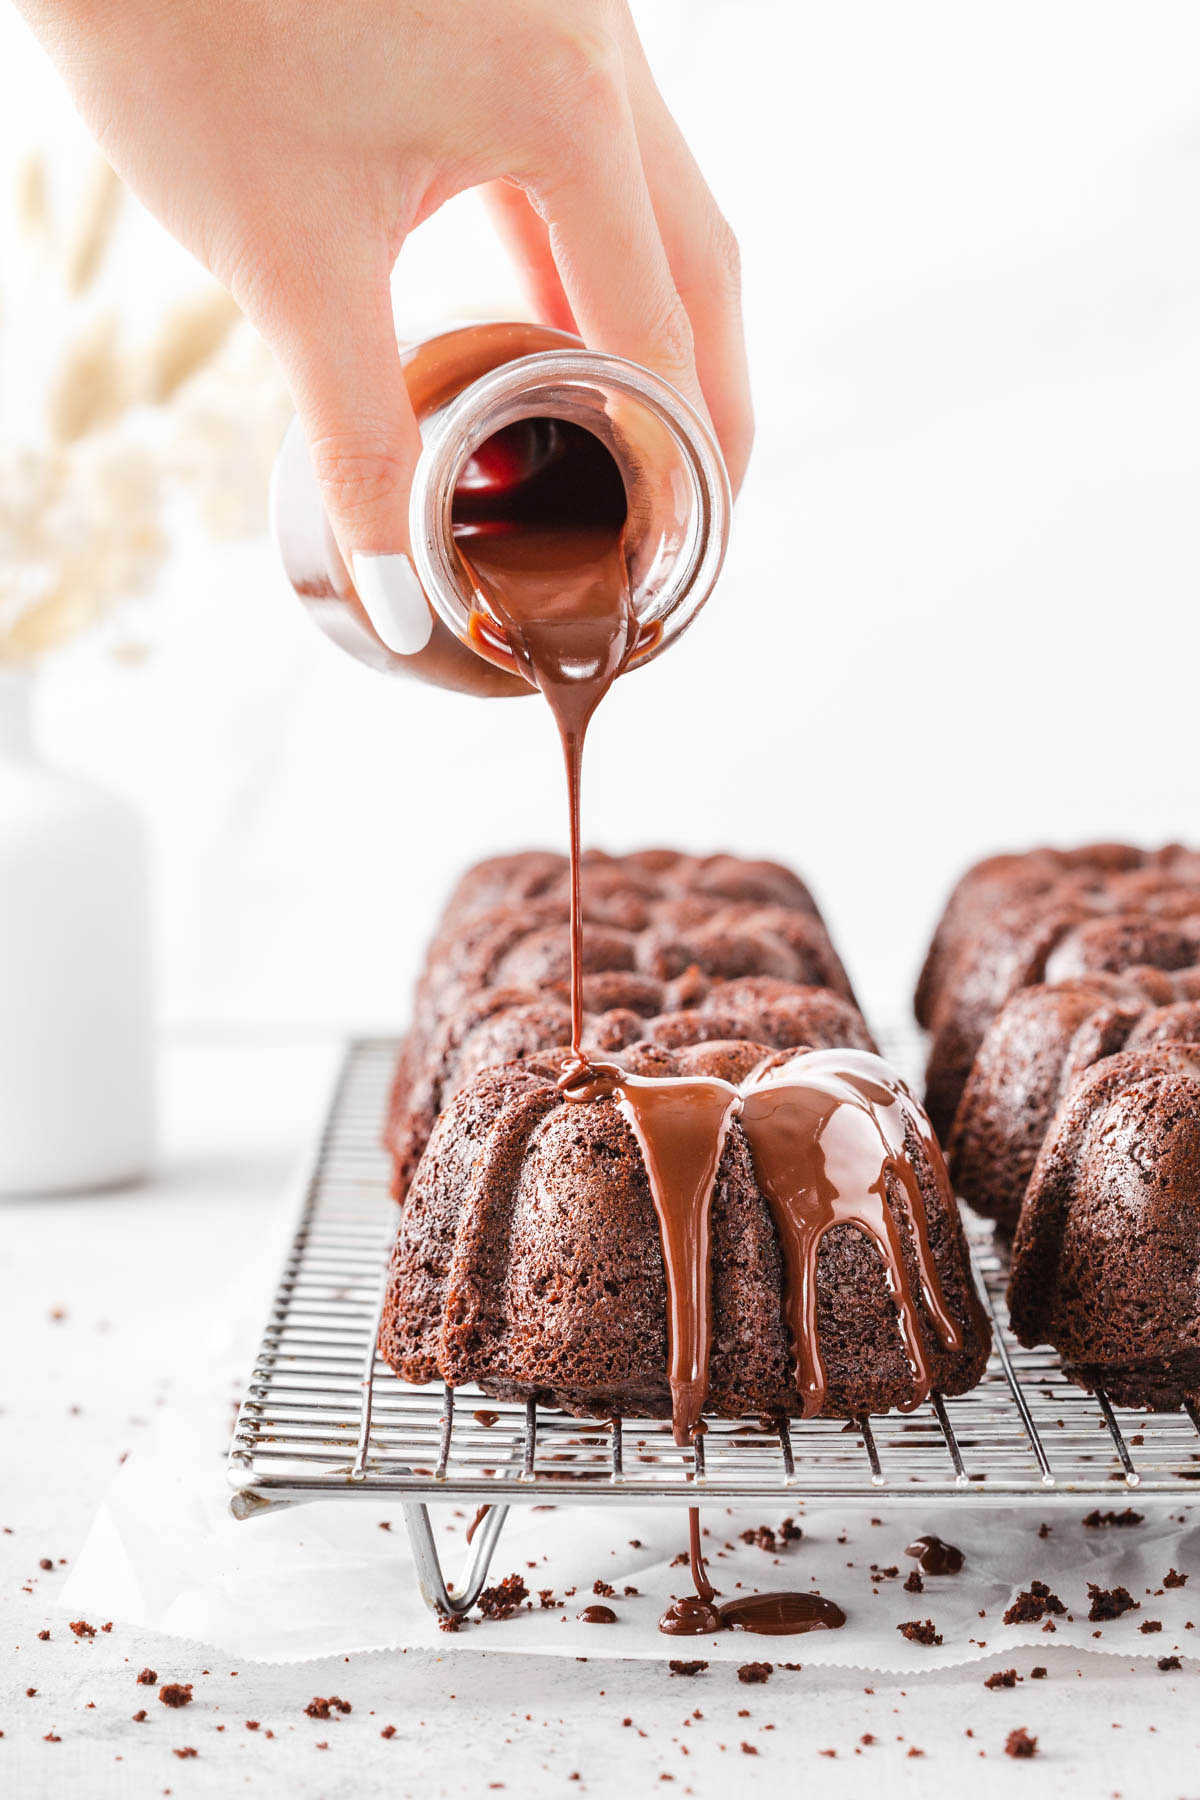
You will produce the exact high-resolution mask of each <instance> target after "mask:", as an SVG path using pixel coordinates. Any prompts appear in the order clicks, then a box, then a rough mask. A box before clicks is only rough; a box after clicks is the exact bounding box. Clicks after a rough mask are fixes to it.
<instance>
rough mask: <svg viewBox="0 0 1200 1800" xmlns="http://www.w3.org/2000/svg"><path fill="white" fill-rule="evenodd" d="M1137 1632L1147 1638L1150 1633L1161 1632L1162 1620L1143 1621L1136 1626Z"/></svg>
mask: <svg viewBox="0 0 1200 1800" xmlns="http://www.w3.org/2000/svg"><path fill="white" fill-rule="evenodd" d="M1138 1630H1139V1631H1140V1632H1141V1634H1142V1636H1143V1637H1149V1636H1150V1633H1151V1632H1152V1631H1161V1630H1162V1620H1161V1619H1143V1620H1142V1622H1141V1624H1140V1625H1139V1626H1138Z"/></svg>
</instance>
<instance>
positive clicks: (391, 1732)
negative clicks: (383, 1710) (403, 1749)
mask: <svg viewBox="0 0 1200 1800" xmlns="http://www.w3.org/2000/svg"><path fill="white" fill-rule="evenodd" d="M379 1735H380V1737H381V1738H394V1737H395V1735H396V1727H395V1726H394V1725H385V1726H384V1728H383V1730H382V1731H381V1732H380V1734H379Z"/></svg>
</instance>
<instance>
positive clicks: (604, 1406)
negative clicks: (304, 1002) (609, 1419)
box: [380, 1015, 989, 1431]
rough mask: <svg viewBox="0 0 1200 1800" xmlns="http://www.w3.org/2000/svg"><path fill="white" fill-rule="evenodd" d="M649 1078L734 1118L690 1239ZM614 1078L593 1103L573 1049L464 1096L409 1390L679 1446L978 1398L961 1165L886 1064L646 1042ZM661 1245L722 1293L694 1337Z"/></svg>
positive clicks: (440, 1153) (442, 1177) (442, 1135)
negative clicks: (689, 1434) (724, 1423)
mask: <svg viewBox="0 0 1200 1800" xmlns="http://www.w3.org/2000/svg"><path fill="white" fill-rule="evenodd" d="M676 1016H677V1017H678V1015H676ZM601 1068H603V1065H601ZM591 1073H595V1071H592V1072H591ZM639 1077H640V1078H642V1079H643V1080H646V1078H654V1079H653V1080H650V1081H648V1082H647V1086H648V1087H649V1088H650V1089H651V1090H652V1093H653V1094H654V1095H656V1096H659V1097H661V1096H663V1095H664V1094H665V1097H666V1099H667V1102H668V1104H671V1105H673V1104H674V1103H675V1101H676V1098H677V1096H679V1095H682V1096H683V1098H684V1100H685V1101H686V1102H687V1104H688V1106H689V1107H690V1106H692V1104H693V1103H694V1104H695V1105H696V1106H698V1107H699V1108H700V1110H701V1112H702V1113H703V1112H704V1111H705V1109H707V1108H710V1107H713V1106H715V1108H716V1112H715V1113H713V1114H712V1118H713V1119H714V1120H717V1119H718V1115H719V1120H718V1122H717V1123H714V1124H712V1126H711V1157H710V1158H708V1160H707V1161H706V1157H707V1152H706V1154H705V1156H701V1157H700V1159H699V1163H698V1164H697V1166H698V1167H703V1168H707V1170H708V1173H707V1175H706V1176H705V1177H704V1178H703V1179H702V1180H701V1181H700V1182H699V1185H698V1186H697V1188H696V1190H695V1196H694V1197H695V1198H696V1205H697V1211H696V1213H695V1221H696V1223H695V1229H694V1230H692V1229H691V1228H690V1227H689V1229H688V1230H686V1231H677V1230H676V1229H675V1227H676V1226H677V1225H678V1223H679V1220H678V1216H677V1215H673V1214H672V1213H671V1212H670V1209H669V1208H667V1207H665V1204H664V1202H663V1200H662V1195H661V1190H660V1187H659V1183H658V1181H657V1180H655V1179H652V1175H651V1172H652V1170H653V1169H654V1166H655V1163H654V1156H653V1154H652V1153H651V1152H650V1151H648V1150H647V1147H646V1140H644V1139H643V1136H642V1133H643V1131H644V1130H645V1128H646V1121H645V1117H644V1115H643V1114H642V1113H641V1112H639V1110H638V1107H639V1104H644V1097H643V1099H642V1100H641V1101H639V1096H638V1094H637V1093H636V1092H635V1093H634V1095H633V1097H632V1101H633V1103H632V1108H631V1106H630V1103H629V1098H628V1096H625V1097H623V1095H624V1089H623V1088H622V1086H621V1084H622V1083H626V1084H628V1083H629V1082H631V1081H632V1082H634V1083H635V1084H636V1082H637V1080H638V1078H639ZM663 1078H666V1081H665V1083H664V1080H663ZM589 1079H590V1076H589ZM608 1079H609V1081H610V1082H611V1083H612V1085H610V1086H606V1085H605V1081H604V1080H603V1079H601V1080H598V1081H596V1082H594V1083H593V1084H592V1085H590V1086H587V1085H585V1087H584V1088H583V1089H582V1090H581V1091H579V1092H578V1093H573V1092H572V1091H571V1090H570V1088H569V1087H567V1088H564V1085H563V1058H562V1055H561V1053H560V1054H551V1055H545V1054H540V1053H539V1054H537V1055H533V1056H530V1057H528V1058H527V1059H526V1060H525V1061H524V1062H521V1063H509V1064H507V1065H505V1066H503V1067H500V1068H492V1069H488V1070H485V1071H484V1072H483V1073H481V1074H477V1075H474V1076H472V1077H471V1078H470V1079H468V1080H466V1081H465V1082H464V1083H463V1084H462V1085H461V1086H460V1087H459V1089H458V1091H457V1093H456V1095H455V1097H454V1099H453V1100H452V1101H451V1102H450V1104H449V1105H448V1106H447V1107H446V1109H445V1110H444V1111H443V1113H442V1114H441V1117H440V1118H439V1120H438V1122H437V1124H436V1126H435V1127H434V1130H433V1134H432V1136H431V1138H430V1141H429V1144H428V1148H427V1149H426V1151H425V1154H424V1156H423V1158H422V1159H421V1162H420V1165H419V1167H418V1169H417V1172H416V1175H415V1178H414V1180H413V1182H412V1185H411V1188H410V1190H409V1193H408V1196H407V1199H406V1201H405V1204H404V1206H403V1208H402V1211H401V1216H400V1226H399V1233H398V1236H397V1240H396V1245H395V1251H394V1254H393V1259H392V1265H391V1272H390V1276H389V1280H388V1287H387V1294H386V1300H385V1308H384V1315H383V1324H382V1329H381V1333H380V1349H381V1351H382V1353H383V1355H384V1356H385V1357H386V1359H387V1360H388V1362H389V1363H390V1364H391V1365H392V1367H393V1368H394V1369H395V1370H396V1372H397V1373H398V1374H399V1375H401V1376H402V1377H403V1378H404V1379H405V1380H408V1381H414V1382H426V1381H430V1380H432V1379H434V1378H435V1377H438V1376H441V1377H442V1378H443V1379H444V1380H446V1381H447V1382H449V1383H451V1384H452V1385H458V1384H462V1383H467V1382H474V1383H477V1384H478V1385H479V1386H480V1387H481V1388H482V1389H483V1390H484V1391H485V1392H487V1393H489V1394H494V1395H497V1396H500V1397H502V1398H529V1397H531V1396H532V1397H534V1398H536V1399H538V1400H539V1401H541V1402H544V1403H551V1404H554V1405H557V1406H561V1407H564V1408H567V1409H568V1410H571V1411H577V1412H584V1413H587V1414H592V1415H596V1414H599V1415H609V1414H614V1415H620V1414H623V1413H630V1412H632V1413H638V1414H643V1415H650V1416H660V1417H661V1416H672V1415H673V1416H674V1417H675V1419H676V1428H677V1431H678V1430H679V1427H680V1417H681V1408H683V1411H684V1413H685V1414H686V1417H687V1418H689V1419H694V1417H696V1416H698V1413H699V1409H700V1406H701V1404H703V1406H704V1407H705V1408H706V1409H707V1410H709V1411H713V1412H716V1413H720V1414H724V1415H727V1416H731V1417H743V1416H760V1415H768V1416H776V1415H783V1414H803V1413H809V1414H813V1413H819V1414H822V1415H824V1416H827V1417H835V1418H854V1417H857V1416H860V1415H862V1414H865V1413H868V1412H879V1411H883V1410H886V1409H887V1408H888V1407H892V1406H898V1407H910V1406H912V1405H913V1404H915V1403H916V1402H917V1401H919V1400H920V1399H922V1398H923V1397H924V1396H925V1395H926V1394H927V1393H928V1391H929V1390H930V1388H931V1387H935V1388H937V1389H940V1390H941V1391H942V1392H943V1393H947V1394H956V1393H962V1392H964V1391H965V1390H966V1389H968V1388H969V1387H971V1386H973V1385H974V1383H975V1382H976V1381H978V1379H979V1377H980V1375H981V1373H982V1371H983V1368H984V1365H985V1363H986V1360H987V1355H988V1347H989V1336H988V1328H987V1325H986V1323H985V1321H984V1319H983V1318H982V1316H981V1313H980V1310H979V1303H978V1300H977V1299H976V1296H975V1292H974V1288H973V1286H972V1281H971V1276H970V1272H969V1267H968V1262H967V1253H966V1247H965V1244H964V1240H963V1235H962V1227H961V1223H960V1221H959V1217H958V1213H957V1209H956V1206H955V1202H954V1198H953V1195H952V1193H951V1191H950V1188H949V1184H948V1180H947V1177H946V1174H945V1169H944V1165H943V1164H942V1161H941V1156H940V1152H939V1151H938V1149H937V1146H936V1142H935V1141H934V1139H933V1137H932V1134H931V1133H930V1132H929V1130H928V1124H927V1121H925V1119H924V1116H923V1114H922V1113H921V1110H920V1108H919V1107H918V1106H917V1104H916V1102H915V1101H913V1100H912V1098H911V1096H908V1095H907V1092H906V1090H904V1089H903V1088H902V1086H901V1084H899V1083H897V1082H896V1081H895V1079H894V1078H893V1077H892V1076H891V1073H890V1071H888V1069H887V1065H886V1064H884V1063H882V1062H881V1061H880V1059H879V1058H878V1057H875V1056H873V1055H870V1054H869V1053H866V1052H864V1051H854V1050H827V1051H812V1052H801V1053H799V1054H797V1053H794V1052H793V1053H788V1052H783V1053H777V1054H776V1055H775V1056H774V1057H772V1056H771V1053H770V1051H769V1048H768V1047H767V1046H764V1045H763V1044H762V1043H748V1042H744V1041H739V1042H716V1043H701V1044H696V1045H689V1046H688V1047H685V1048H668V1047H666V1046H664V1045H662V1044H655V1043H640V1044H636V1045H634V1046H632V1047H629V1048H626V1049H624V1050H623V1052H622V1056H621V1069H620V1070H619V1071H618V1070H615V1069H613V1070H611V1071H609V1076H608ZM789 1107H791V1109H792V1110H791V1112H790V1113H789V1112H788V1110H787V1109H788V1108H789ZM781 1108H782V1119H783V1126H782V1127H781V1124H780V1117H781V1112H780V1109H781ZM705 1116H706V1117H707V1116H708V1115H707V1114H705ZM784 1127H786V1129H784ZM672 1129H674V1127H672ZM688 1129H689V1131H690V1130H691V1127H690V1126H689V1128H688ZM704 1129H705V1130H708V1129H709V1127H708V1126H707V1125H706V1126H705V1128H704ZM781 1131H782V1135H781ZM789 1133H790V1134H791V1135H789ZM701 1135H702V1136H703V1135H704V1134H703V1132H702V1133H701ZM649 1141H651V1142H653V1140H649ZM671 1141H672V1142H674V1140H671ZM688 1142H689V1144H691V1145H692V1149H693V1150H694V1148H695V1146H694V1143H693V1142H692V1139H691V1138H690V1137H689V1138H688ZM704 1142H705V1143H706V1144H707V1142H708V1139H707V1138H705V1139H704ZM690 1154H691V1151H688V1152H687V1153H686V1154H684V1155H683V1156H682V1160H683V1161H684V1162H686V1161H687V1160H688V1156H689V1155H690ZM806 1157H807V1158H809V1159H811V1167H810V1166H809V1164H808V1163H805V1162H804V1158H806ZM801 1167H805V1168H808V1169H809V1173H808V1174H807V1175H805V1176H804V1178H803V1180H801V1179H800V1177H798V1176H797V1175H796V1173H795V1171H796V1170H797V1169H799V1168H801ZM705 1181H707V1188H706V1189H705V1192H704V1193H701V1191H700V1190H701V1188H703V1187H704V1183H705ZM789 1183H790V1184H791V1186H789ZM797 1184H798V1185H797ZM709 1207H711V1211H709V1210H708V1209H709ZM705 1221H707V1223H705ZM665 1243H666V1244H669V1245H670V1246H671V1258H672V1262H673V1266H675V1267H676V1268H677V1269H678V1265H679V1260H680V1258H681V1257H683V1258H684V1260H685V1261H686V1258H687V1256H689V1255H691V1256H694V1257H698V1258H699V1259H700V1261H699V1262H698V1263H696V1264H695V1266H694V1267H690V1268H689V1269H686V1270H685V1271H684V1275H683V1278H682V1290H683V1291H684V1292H693V1291H694V1292H699V1291H700V1290H699V1285H698V1284H700V1283H704V1284H706V1285H707V1289H708V1300H707V1305H700V1306H698V1308H697V1316H698V1317H699V1315H700V1314H702V1315H703V1317H702V1318H700V1321H699V1324H697V1319H695V1318H693V1319H692V1320H691V1323H690V1325H688V1324H681V1322H680V1316H681V1315H680V1313H679V1310H678V1304H679V1303H678V1298H677V1296H678V1292H679V1286H678V1284H677V1281H675V1280H670V1279H668V1273H667V1268H668V1258H667V1256H666V1255H665V1254H664V1244H665ZM681 1246H682V1248H681ZM702 1328H703V1329H702ZM688 1344H690V1345H692V1351H691V1352H689V1355H690V1356H691V1362H690V1364H689V1368H688V1370H686V1371H685V1373H684V1374H683V1375H681V1374H680V1372H679V1363H680V1359H681V1357H683V1350H682V1348H681V1346H685V1345H688ZM697 1346H698V1348H697ZM683 1361H684V1362H685V1363H686V1362H687V1361H688V1358H687V1357H683ZM681 1382H682V1383H683V1386H684V1388H686V1396H687V1397H686V1400H681V1397H680V1396H681V1387H680V1383H681Z"/></svg>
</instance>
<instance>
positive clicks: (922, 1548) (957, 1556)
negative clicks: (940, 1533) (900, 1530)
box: [904, 1532, 963, 1575]
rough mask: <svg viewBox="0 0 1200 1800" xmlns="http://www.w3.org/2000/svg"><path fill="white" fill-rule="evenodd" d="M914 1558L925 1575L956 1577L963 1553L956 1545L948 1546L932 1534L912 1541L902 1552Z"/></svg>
mask: <svg viewBox="0 0 1200 1800" xmlns="http://www.w3.org/2000/svg"><path fill="white" fill-rule="evenodd" d="M904 1554H905V1556H913V1557H915V1558H916V1560H917V1563H918V1564H919V1566H920V1567H921V1568H922V1569H924V1571H925V1573H926V1575H957V1574H958V1571H959V1570H960V1569H961V1568H962V1566H963V1553H962V1551H961V1550H960V1549H959V1548H958V1545H957V1544H948V1543H947V1542H946V1540H945V1539H944V1538H940V1537H937V1536H936V1535H935V1534H934V1533H933V1532H930V1533H928V1534H927V1535H926V1536H924V1537H919V1538H916V1539H914V1541H913V1542H912V1543H911V1544H910V1545H909V1546H908V1549H907V1550H906V1551H905V1552H904Z"/></svg>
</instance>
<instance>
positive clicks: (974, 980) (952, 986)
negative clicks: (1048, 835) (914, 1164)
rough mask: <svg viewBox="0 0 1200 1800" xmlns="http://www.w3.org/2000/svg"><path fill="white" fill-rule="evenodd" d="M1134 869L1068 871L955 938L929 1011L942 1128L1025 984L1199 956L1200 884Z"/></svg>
mask: <svg viewBox="0 0 1200 1800" xmlns="http://www.w3.org/2000/svg"><path fill="white" fill-rule="evenodd" d="M1181 866H1182V865H1175V866H1173V867H1172V868H1171V870H1170V872H1167V871H1166V870H1163V869H1135V870H1131V871H1124V872H1121V873H1118V874H1116V875H1113V876H1110V877H1107V878H1106V879H1105V881H1104V883H1103V885H1102V886H1100V887H1094V886H1090V885H1085V884H1087V883H1091V882H1092V881H1093V880H1094V877H1091V876H1080V875H1078V874H1075V875H1067V876H1065V877H1064V878H1063V879H1062V880H1061V881H1060V882H1058V883H1057V884H1056V885H1055V886H1053V887H1050V888H1049V889H1047V890H1046V891H1045V892H1044V893H1041V894H1038V895H1035V896H1033V897H1026V898H1023V899H1017V900H1010V901H1007V902H1006V903H1004V904H1002V905H1001V906H999V907H998V908H997V909H996V910H995V911H993V912H992V913H991V914H990V916H989V917H988V918H987V919H986V920H985V921H984V922H983V923H982V924H981V925H980V926H979V928H978V930H977V931H976V932H975V933H974V935H973V936H970V937H968V938H966V939H965V940H964V941H963V942H962V943H960V945H959V947H958V949H957V951H956V953H955V955H954V959H953V962H952V964H951V965H950V966H949V967H948V968H947V969H945V970H944V971H943V974H942V976H941V979H940V982H939V985H938V989H937V999H936V1003H935V1004H934V1006H933V1010H932V1013H931V1014H930V1029H931V1031H932V1042H931V1044H930V1050H929V1062H928V1067H927V1070H926V1090H925V1103H926V1105H927V1107H928V1108H929V1115H930V1117H931V1118H932V1120H933V1122H934V1125H935V1127H936V1129H937V1130H938V1131H940V1132H942V1133H943V1134H945V1133H948V1131H949V1129H950V1125H951V1123H952V1121H953V1118H954V1113H955V1110H956V1108H957V1106H958V1102H959V1100H960V1098H961V1096H962V1091H963V1088H964V1086H965V1084H966V1080H967V1076H968V1074H969V1073H970V1069H971V1064H972V1062H973V1061H974V1059H975V1055H976V1052H977V1051H978V1049H979V1046H980V1044H981V1043H982V1041H983V1038H984V1034H985V1033H986V1031H987V1028H988V1026H989V1025H990V1024H991V1022H992V1020H993V1019H994V1018H995V1016H996V1014H997V1013H998V1012H999V1011H1000V1009H1001V1007H1002V1006H1003V1005H1004V1004H1005V1002H1006V1001H1007V1000H1009V999H1010V998H1011V996H1012V995H1013V994H1015V993H1016V992H1018V991H1019V990H1020V989H1021V988H1024V987H1031V986H1033V985H1034V984H1035V983H1038V982H1044V981H1050V982H1053V981H1058V980H1064V979H1067V978H1069V977H1072V976H1077V975H1087V974H1091V973H1099V972H1101V971H1108V972H1110V973H1119V972H1122V971H1124V970H1127V969H1131V968H1137V967H1142V966H1147V967H1152V968H1158V969H1167V970H1172V969H1184V968H1188V967H1190V966H1191V965H1192V964H1194V963H1195V962H1197V960H1200V883H1193V882H1188V881H1183V880H1182V879H1181V877H1180V868H1181Z"/></svg>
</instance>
